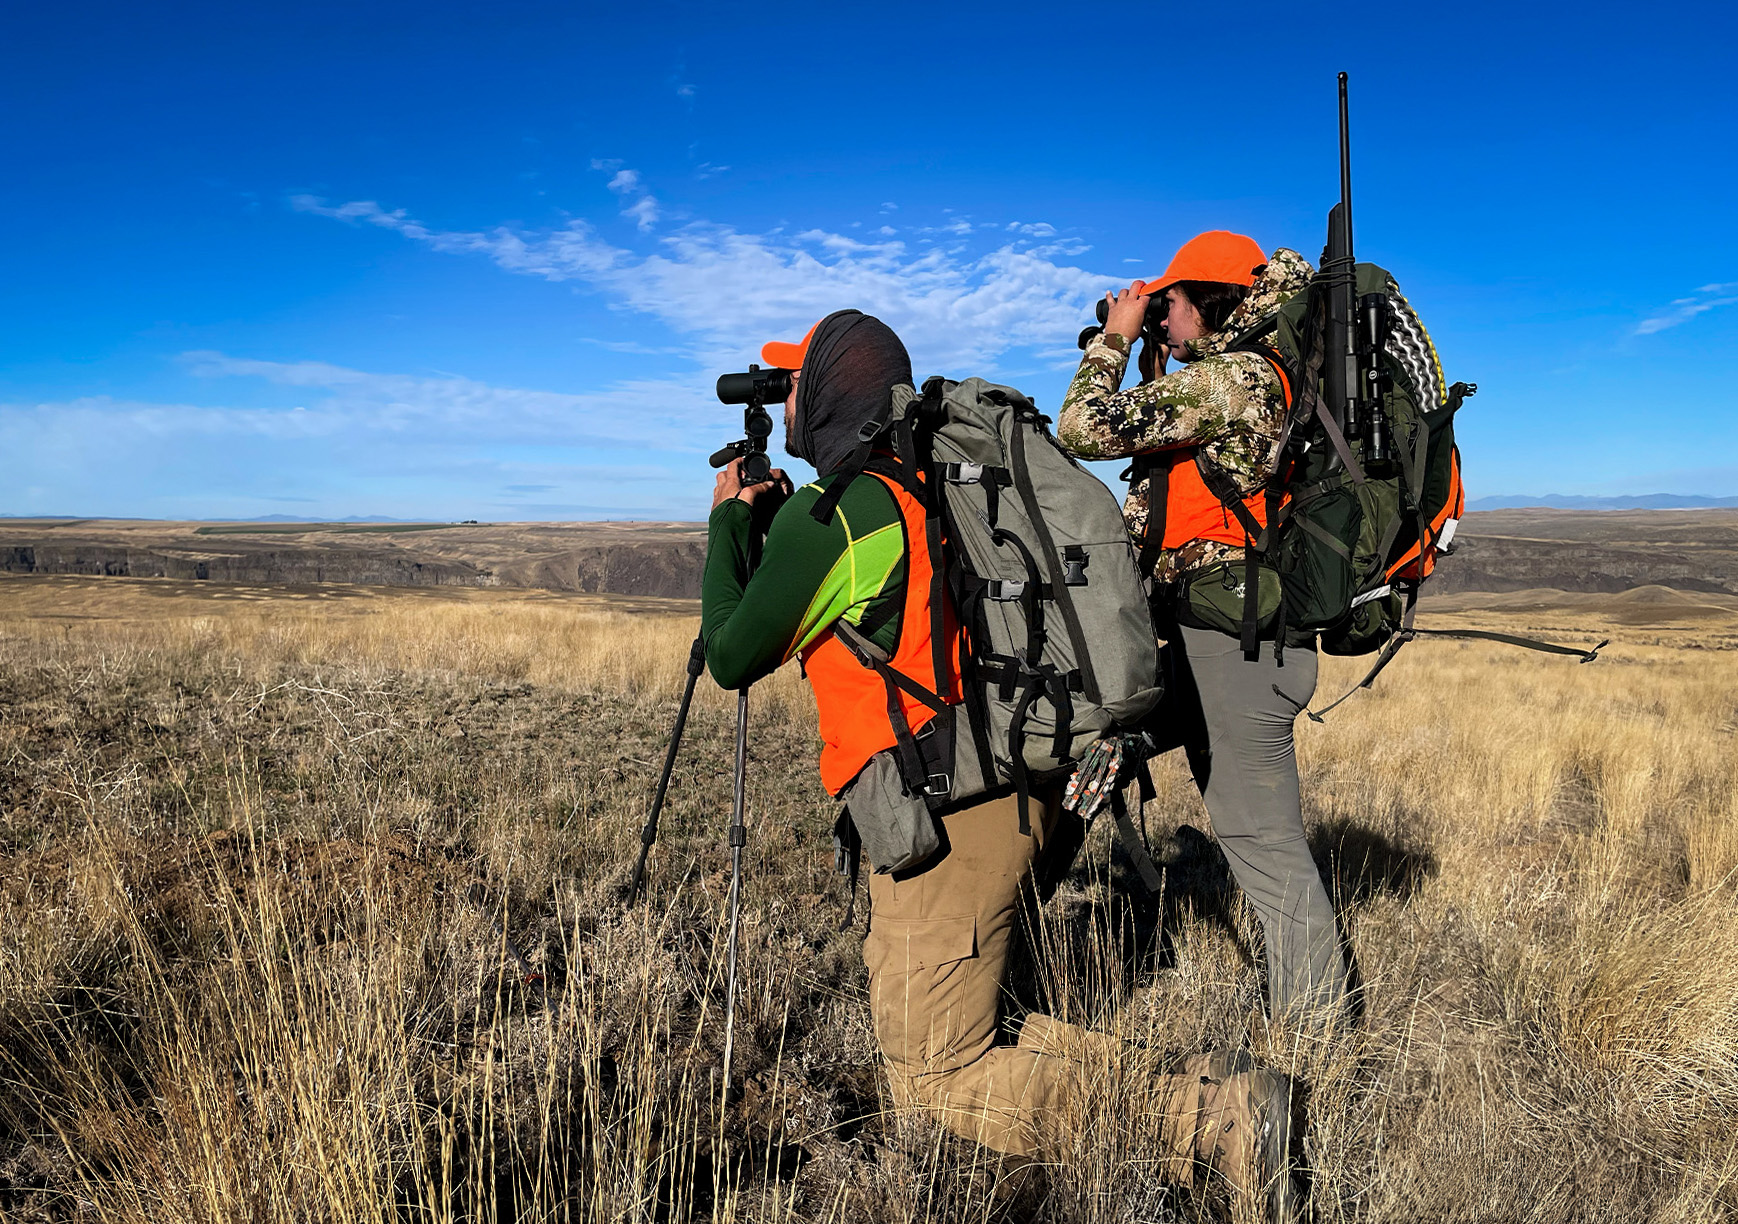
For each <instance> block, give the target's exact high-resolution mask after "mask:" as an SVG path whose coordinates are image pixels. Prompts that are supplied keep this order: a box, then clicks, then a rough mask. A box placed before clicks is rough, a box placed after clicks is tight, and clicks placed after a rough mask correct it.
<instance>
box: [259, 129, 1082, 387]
mask: <svg viewBox="0 0 1738 1224" xmlns="http://www.w3.org/2000/svg"><path fill="white" fill-rule="evenodd" d="M599 168H600V169H604V170H610V171H611V172H612V173H613V174H614V175H615V179H612V182H616V181H622V176H623V175H624V174H627V173H631V172H629V171H624V170H622V169H621V167H620V165H619V163H603V164H600V165H599ZM633 182H634V183H635V185H636V186H637V185H638V184H639V180H638V178H637V177H636V178H635V179H634V180H633ZM648 198H650V197H648ZM291 203H292V205H293V206H294V207H295V208H297V209H299V210H300V211H302V212H306V213H311V214H314V215H317V216H323V217H330V218H333V219H335V220H343V221H349V222H352V223H357V224H367V225H375V226H379V227H381V228H383V229H389V230H394V231H396V232H398V233H400V234H402V235H403V236H404V237H406V238H408V239H411V240H413V241H416V242H419V243H423V244H424V245H426V246H429V247H430V248H432V249H434V250H439V251H447V252H452V253H455V254H475V255H482V256H484V257H486V258H488V259H491V260H493V261H494V262H495V263H496V264H497V265H498V266H499V267H501V268H503V269H504V270H506V271H508V272H512V273H516V274H519V275H524V276H537V277H542V278H544V279H546V280H551V281H578V282H581V283H584V284H588V285H590V286H592V287H594V288H595V289H597V290H599V291H600V292H602V293H604V294H606V295H607V296H608V297H610V298H611V299H612V300H613V301H614V302H615V303H616V304H617V305H618V306H619V307H621V308H624V309H628V310H633V311H636V312H639V313H642V314H646V315H650V316H653V317H655V318H657V319H659V320H660V321H661V322H663V323H664V324H666V325H667V326H668V327H669V328H670V329H671V330H672V331H673V332H674V333H676V334H678V335H682V336H686V337H688V338H689V339H690V340H691V341H692V342H693V344H694V347H693V348H692V349H691V350H690V355H691V356H692V357H693V358H694V359H695V360H696V361H700V362H703V363H707V364H728V363H730V362H732V361H736V360H739V359H741V358H742V354H743V353H744V352H749V353H752V352H753V351H754V349H756V348H758V347H759V345H760V343H761V342H762V341H764V340H765V339H766V338H767V337H768V336H776V335H783V334H786V333H791V334H801V331H802V330H803V329H805V328H807V327H808V325H809V324H811V323H813V322H814V321H815V320H816V319H818V318H820V317H821V316H823V315H825V314H827V313H829V312H830V311H833V310H837V309H839V308H841V307H843V306H855V307H858V308H859V309H862V310H865V311H868V312H870V313H873V314H876V315H879V316H881V317H882V318H883V319H885V320H886V321H887V322H888V323H889V324H890V325H891V326H892V327H893V328H894V329H895V330H896V331H898V332H899V334H900V335H901V336H902V337H904V338H905V340H906V342H907V344H908V345H909V346H910V347H911V349H912V353H913V357H914V359H916V360H917V361H918V363H919V365H920V366H921V367H922V368H923V369H924V370H925V371H926V372H935V371H938V370H945V371H947V372H949V373H956V374H963V373H976V372H982V371H981V367H983V366H984V365H986V364H988V363H992V362H993V361H994V360H995V359H996V358H997V357H998V356H1000V355H1001V354H1004V353H1007V352H1009V351H1010V350H1014V349H1040V350H1048V349H1050V348H1052V347H1054V345H1055V343H1056V341H1057V338H1058V337H1059V336H1072V335H1073V334H1074V333H1075V332H1076V331H1078V330H1079V325H1080V319H1081V316H1082V313H1083V312H1084V311H1085V310H1086V304H1087V303H1090V302H1091V301H1092V300H1093V299H1094V298H1096V297H1097V296H1098V294H1099V293H1101V292H1102V291H1103V290H1104V289H1105V288H1106V287H1107V286H1108V285H1109V284H1110V283H1111V282H1112V281H1114V280H1116V278H1115V277H1113V276H1108V275H1107V274H1104V273H1097V272H1089V271H1087V270H1085V269H1083V268H1080V267H1078V266H1074V265H1073V264H1070V263H1066V262H1062V261H1064V260H1069V259H1073V258H1074V257H1077V256H1079V255H1082V254H1084V253H1085V252H1086V251H1087V250H1088V248H1087V247H1086V245H1085V244H1084V243H1080V242H1077V241H1073V240H1067V239H1064V240H1061V241H1058V242H1051V243H1049V244H1046V245H1035V244H1034V243H1033V241H1032V238H1033V237H1037V236H1040V235H1043V236H1050V235H1051V234H1054V232H1055V231H1054V229H1053V228H1052V227H1050V226H1048V225H1044V224H1042V223H1018V224H1020V225H1022V226H1023V227H1025V229H1026V233H1025V234H1021V235H1019V236H1018V237H1015V238H1011V239H1008V238H1006V237H1004V239H1003V240H1002V242H1001V245H999V246H996V247H993V248H991V249H989V250H983V251H979V252H976V253H972V252H967V251H965V250H963V249H950V250H942V249H940V248H939V247H938V246H937V245H934V244H925V243H919V244H918V246H917V247H915V248H914V247H912V246H909V245H908V244H906V243H904V242H901V241H898V240H896V238H895V236H894V235H893V233H892V232H891V227H883V228H882V229H881V231H880V236H881V237H884V238H885V239H886V241H880V242H864V241H860V240H859V239H856V238H851V237H848V236H846V235H843V234H837V233H833V232H830V231H827V230H821V229H806V230H801V231H798V232H796V233H790V232H788V231H786V230H783V229H775V230H772V231H769V232H767V233H763V234H753V233H744V232H743V231H741V230H738V229H736V228H734V227H732V226H728V225H718V224H710V223H706V222H692V223H690V224H687V225H684V226H682V227H681V228H679V229H677V230H676V231H674V232H673V233H670V234H668V235H667V236H665V237H663V238H661V239H659V240H657V241H656V243H655V245H654V246H653V247H652V248H651V249H650V250H648V251H634V250H630V249H628V248H625V247H621V246H617V245H614V244H612V243H610V242H608V241H606V240H605V239H603V238H602V237H601V236H600V235H599V234H598V233H597V232H596V230H595V229H594V228H593V227H592V226H591V225H590V224H588V223H587V222H585V221H582V220H575V221H572V222H569V223H568V224H567V225H565V226H561V227H559V228H555V229H543V230H522V229H514V228H509V227H505V226H502V227H497V228H495V229H490V230H437V229H435V228H433V227H430V226H427V225H424V224H423V223H422V222H420V221H418V220H416V219H415V218H414V217H412V216H410V215H409V214H408V213H407V212H405V210H403V209H387V208H385V207H383V206H382V205H380V204H378V203H376V202H374V201H371V200H358V201H352V202H349V203H344V204H337V205H333V204H328V203H327V202H326V201H324V200H321V199H318V198H316V197H312V196H296V197H295V198H294V199H292V201H291ZM654 215H655V214H654ZM648 227H649V222H648V223H646V224H642V227H641V228H642V229H644V228H648ZM979 228H980V229H983V230H988V229H991V228H994V229H996V230H998V231H1001V227H1000V226H996V227H990V226H987V225H986V226H982V227H979ZM972 229H973V226H972V224H971V223H970V222H969V221H966V220H964V219H959V220H955V221H951V222H949V223H947V224H944V225H943V226H941V227H939V232H942V233H946V234H950V235H958V236H965V235H967V234H969V233H970V232H971V231H972ZM1046 231H1048V233H1046ZM1002 232H1003V233H1004V235H1005V231H1002ZM1028 235H1030V236H1028Z"/></svg>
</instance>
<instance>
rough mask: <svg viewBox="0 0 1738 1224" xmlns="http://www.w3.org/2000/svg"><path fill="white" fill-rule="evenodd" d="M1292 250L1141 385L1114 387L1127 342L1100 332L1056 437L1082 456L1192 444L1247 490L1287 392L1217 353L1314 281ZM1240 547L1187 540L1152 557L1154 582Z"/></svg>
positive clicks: (1142, 496)
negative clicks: (1170, 367)
mask: <svg viewBox="0 0 1738 1224" xmlns="http://www.w3.org/2000/svg"><path fill="white" fill-rule="evenodd" d="M1313 271H1314V269H1312V268H1311V267H1310V265H1309V263H1308V261H1307V260H1305V259H1304V257H1303V256H1302V255H1299V254H1298V253H1297V252H1296V251H1292V250H1288V249H1287V248H1285V247H1280V248H1278V249H1276V250H1275V251H1274V252H1273V255H1272V256H1271V257H1270V259H1269V261H1268V265H1267V270H1266V271H1265V272H1263V273H1262V274H1261V275H1260V276H1259V277H1257V278H1256V280H1255V284H1253V285H1252V286H1250V290H1249V296H1248V297H1247V298H1245V299H1244V300H1243V302H1242V303H1241V304H1240V305H1239V306H1238V307H1237V309H1236V310H1234V311H1232V312H1231V317H1230V318H1229V319H1227V320H1226V321H1225V326H1224V327H1222V328H1220V329H1219V330H1218V331H1216V332H1214V333H1213V334H1212V335H1210V336H1205V337H1203V338H1201V339H1199V340H1191V341H1189V342H1188V344H1187V346H1186V350H1187V352H1188V355H1189V357H1188V360H1187V361H1186V362H1185V363H1184V364H1183V365H1182V366H1181V367H1180V368H1178V369H1176V370H1174V371H1172V372H1171V373H1168V374H1162V375H1160V376H1159V377H1158V378H1156V379H1154V380H1153V381H1152V382H1149V383H1142V384H1140V385H1138V386H1134V387H1130V388H1129V389H1128V390H1126V391H1124V390H1123V389H1122V379H1123V374H1124V372H1125V371H1126V370H1127V368H1128V360H1129V350H1130V348H1131V346H1130V344H1129V342H1128V341H1126V340H1124V339H1123V338H1122V337H1121V336H1118V335H1113V334H1107V335H1101V336H1099V337H1098V338H1097V339H1095V340H1093V341H1092V343H1091V344H1089V345H1087V348H1086V354H1085V356H1083V357H1082V358H1081V359H1080V369H1079V371H1078V372H1077V373H1076V374H1075V375H1074V381H1073V382H1072V383H1070V384H1069V386H1068V394H1067V395H1066V396H1064V397H1063V400H1062V412H1061V419H1060V420H1059V421H1058V422H1057V428H1056V434H1057V437H1058V439H1059V440H1060V441H1061V443H1062V445H1063V446H1064V447H1065V448H1066V449H1067V450H1068V451H1069V452H1070V453H1071V454H1074V455H1077V456H1079V457H1080V458H1082V459H1120V458H1124V457H1127V456H1131V455H1140V454H1146V453H1150V452H1152V451H1161V450H1171V449H1173V448H1176V447H1200V448H1201V449H1202V450H1203V451H1204V452H1205V453H1206V455H1207V457H1208V458H1209V459H1211V460H1213V461H1214V462H1215V463H1216V464H1218V466H1219V467H1221V468H1222V469H1224V470H1225V471H1226V472H1227V473H1228V474H1230V476H1231V477H1232V478H1233V479H1234V480H1236V481H1237V483H1238V485H1239V486H1240V487H1241V488H1242V489H1243V490H1244V492H1245V493H1246V494H1247V493H1252V492H1254V491H1255V490H1256V489H1257V488H1259V487H1260V486H1261V484H1262V483H1263V482H1264V481H1265V480H1266V479H1267V474H1268V470H1269V466H1270V465H1271V463H1272V461H1273V458H1274V455H1273V451H1274V447H1275V446H1276V445H1277V444H1278V442H1279V432H1280V428H1281V425H1282V424H1283V422H1284V418H1285V394H1284V391H1283V389H1282V388H1281V387H1280V383H1279V379H1278V377H1277V376H1276V375H1275V374H1274V372H1273V367H1272V366H1270V365H1268V363H1267V361H1266V360H1265V359H1263V358H1262V357H1259V356H1257V355H1256V354H1254V353H1227V352H1225V351H1224V349H1225V346H1226V345H1227V344H1229V343H1230V342H1231V341H1232V340H1233V339H1234V338H1235V337H1236V336H1238V335H1240V334H1241V333H1242V332H1244V331H1246V330H1247V329H1248V328H1249V327H1251V326H1252V325H1253V324H1255V323H1256V322H1257V321H1258V320H1260V319H1261V318H1262V317H1263V316H1265V315H1267V314H1270V313H1272V312H1273V311H1275V310H1277V309H1279V307H1280V306H1281V305H1283V304H1284V303H1285V302H1286V301H1287V300H1289V299H1290V298H1291V297H1292V296H1293V295H1295V294H1297V293H1299V292H1301V291H1302V290H1303V289H1304V288H1305V286H1306V285H1308V283H1309V279H1310V276H1311V275H1312V274H1313ZM1123 518H1124V520H1125V521H1126V522H1127V523H1128V529H1129V534H1130V535H1132V536H1134V537H1135V539H1136V540H1137V541H1139V540H1140V539H1141V537H1142V535H1143V534H1144V533H1145V531H1146V526H1147V481H1146V479H1145V478H1144V477H1142V478H1140V479H1138V480H1136V481H1135V482H1134V483H1133V484H1132V485H1130V486H1129V493H1128V500H1127V501H1126V502H1124V503H1123ZM1242 556H1243V550H1242V549H1241V548H1237V547H1234V546H1232V545H1229V544H1221V543H1217V542H1215V541H1212V540H1191V541H1189V542H1188V543H1186V544H1184V545H1183V546H1182V547H1180V548H1176V549H1168V550H1166V551H1165V552H1162V553H1160V554H1159V556H1158V559H1157V560H1156V561H1155V562H1154V564H1153V580H1154V581H1155V582H1170V581H1173V580H1174V579H1176V578H1177V577H1178V575H1180V574H1182V573H1184V572H1185V571H1187V570H1191V569H1196V568H1198V567H1200V566H1203V565H1211V564H1213V563H1214V562H1216V561H1222V560H1228V559H1233V558H1240V557H1242Z"/></svg>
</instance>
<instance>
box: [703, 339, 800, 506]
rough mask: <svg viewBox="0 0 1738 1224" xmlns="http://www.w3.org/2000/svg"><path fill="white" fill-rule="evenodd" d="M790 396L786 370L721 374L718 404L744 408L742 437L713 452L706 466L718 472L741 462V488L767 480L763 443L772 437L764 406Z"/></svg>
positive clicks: (769, 470)
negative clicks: (734, 462) (735, 462)
mask: <svg viewBox="0 0 1738 1224" xmlns="http://www.w3.org/2000/svg"><path fill="white" fill-rule="evenodd" d="M790 393H791V372H790V371H789V370H763V369H761V368H760V367H759V366H757V365H751V366H749V367H748V372H747V373H745V374H720V375H719V376H718V400H719V402H720V403H724V404H741V405H742V406H743V408H742V432H743V437H742V439H741V440H740V441H736V442H730V443H727V444H726V445H724V446H721V447H720V448H718V449H717V450H716V451H713V452H712V457H711V458H710V459H709V460H707V462H708V463H710V464H711V465H712V466H713V467H715V468H720V467H723V466H724V465H725V464H727V463H730V462H731V461H732V460H736V459H740V460H742V482H743V483H744V484H759V483H760V482H761V481H763V480H766V479H767V478H768V477H769V476H770V475H771V474H772V460H771V459H768V458H767V456H766V440H767V439H768V438H769V437H771V436H772V417H771V416H770V415H769V414H768V413H767V410H766V405H767V404H768V403H769V402H777V401H780V400H783V399H785V398H786V397H787V396H789V395H790Z"/></svg>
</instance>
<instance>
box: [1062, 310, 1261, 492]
mask: <svg viewBox="0 0 1738 1224" xmlns="http://www.w3.org/2000/svg"><path fill="white" fill-rule="evenodd" d="M1130 347H1131V346H1130V344H1129V342H1128V341H1127V340H1125V339H1124V338H1123V337H1122V336H1119V335H1115V334H1109V335H1102V336H1099V337H1098V338H1097V339H1095V340H1093V341H1092V343H1091V344H1089V345H1087V348H1086V354H1085V355H1084V356H1083V357H1082V358H1081V359H1080V369H1079V371H1078V372H1077V373H1076V374H1075V375H1074V381H1073V382H1072V383H1070V384H1069V387H1068V393H1067V395H1065V396H1064V397H1063V400H1062V412H1061V416H1060V419H1059V420H1058V422H1057V427H1056V435H1057V438H1058V439H1059V440H1060V441H1061V443H1062V445H1063V446H1064V447H1065V448H1066V449H1067V450H1068V451H1069V452H1070V453H1071V454H1074V455H1078V456H1080V457H1081V458H1083V459H1119V458H1122V457H1124V456H1127V455H1135V454H1140V453H1142V452H1145V451H1155V450H1166V449H1169V448H1171V447H1174V446H1196V445H1200V444H1203V443H1206V442H1216V443H1218V445H1217V446H1216V447H1215V449H1216V450H1224V451H1230V452H1238V453H1235V454H1227V455H1226V458H1228V459H1231V461H1232V466H1234V467H1238V468H1244V467H1246V466H1247V469H1249V470H1254V469H1255V468H1257V467H1259V465H1260V463H1261V462H1262V460H1263V459H1264V458H1265V450H1266V446H1265V445H1264V443H1265V442H1270V441H1271V435H1272V434H1273V423H1274V421H1275V419H1276V417H1277V416H1278V414H1279V412H1282V411H1283V400H1280V399H1279V398H1278V397H1279V389H1278V386H1277V384H1276V380H1275V379H1274V376H1273V373H1272V371H1271V369H1270V368H1269V367H1268V365H1267V363H1266V362H1265V361H1263V360H1262V359H1261V358H1259V357H1255V356H1253V355H1251V354H1242V353H1238V354H1226V355H1223V356H1213V357H1206V358H1203V359H1202V360H1200V361H1194V362H1190V363H1189V364H1187V365H1184V366H1182V367H1180V368H1179V369H1177V370H1174V371H1172V372H1171V373H1169V374H1164V375H1161V376H1160V377H1158V378H1156V379H1154V380H1153V381H1152V382H1150V383H1142V384H1140V385H1139V386H1134V387H1130V388H1129V389H1128V390H1126V391H1124V390H1122V379H1123V374H1124V372H1125V371H1126V369H1127V367H1128V359H1129V349H1130ZM1276 409H1277V410H1278V411H1276ZM1245 435H1248V436H1247V437H1246V436H1245ZM1241 452H1247V453H1246V454H1245V453H1241Z"/></svg>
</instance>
